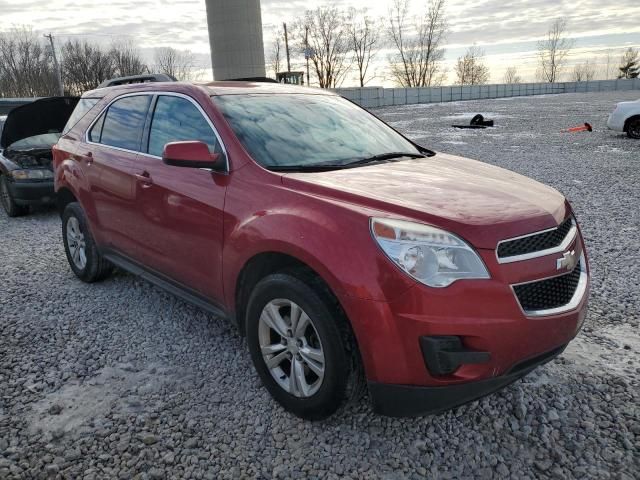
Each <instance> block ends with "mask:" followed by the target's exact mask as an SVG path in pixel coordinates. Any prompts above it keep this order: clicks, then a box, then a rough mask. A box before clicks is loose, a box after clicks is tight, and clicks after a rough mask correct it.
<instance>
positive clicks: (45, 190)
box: [0, 97, 93, 217]
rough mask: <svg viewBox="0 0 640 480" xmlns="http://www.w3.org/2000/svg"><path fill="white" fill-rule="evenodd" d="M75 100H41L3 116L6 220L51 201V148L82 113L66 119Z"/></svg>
mask: <svg viewBox="0 0 640 480" xmlns="http://www.w3.org/2000/svg"><path fill="white" fill-rule="evenodd" d="M79 100H80V99H79V98H77V97H51V98H43V99H40V100H36V101H34V102H32V103H29V104H27V105H23V106H21V107H17V108H14V109H13V110H11V111H10V112H9V114H8V115H7V117H6V119H5V121H4V125H3V126H2V129H1V134H0V203H1V204H2V207H3V208H4V210H5V212H7V215H9V216H10V217H17V216H19V215H24V214H26V213H27V212H28V211H29V206H31V205H46V204H49V203H52V202H53V201H54V198H55V197H54V191H53V169H52V165H51V160H52V157H51V147H52V146H53V145H55V143H56V142H57V141H58V138H60V135H61V134H62V132H63V129H64V128H65V125H66V124H67V122H69V123H70V124H71V123H73V124H75V123H76V122H77V121H78V120H80V117H81V116H82V115H84V113H86V110H84V111H82V109H79V110H78V112H76V114H75V115H74V117H78V118H76V119H75V121H74V120H73V119H72V118H70V117H71V114H72V113H73V112H74V109H75V108H76V105H77V104H78V101H79ZM92 106H93V105H92Z"/></svg>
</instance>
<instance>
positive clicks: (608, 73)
mask: <svg viewBox="0 0 640 480" xmlns="http://www.w3.org/2000/svg"><path fill="white" fill-rule="evenodd" d="M606 58H607V63H606V67H605V68H606V70H605V72H604V79H605V80H609V79H610V78H611V66H612V65H613V52H612V51H611V49H610V48H609V49H608V50H607V56H606Z"/></svg>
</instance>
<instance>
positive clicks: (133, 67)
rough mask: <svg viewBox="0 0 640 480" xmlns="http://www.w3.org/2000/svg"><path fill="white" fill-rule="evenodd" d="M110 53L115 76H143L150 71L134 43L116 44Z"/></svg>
mask: <svg viewBox="0 0 640 480" xmlns="http://www.w3.org/2000/svg"><path fill="white" fill-rule="evenodd" d="M109 53H110V55H111V56H112V58H113V65H114V69H115V75H116V76H118V77H128V76H130V75H142V74H144V73H147V72H148V71H149V69H148V67H147V65H146V64H145V63H144V61H143V60H142V57H141V56H140V52H139V51H138V49H137V48H136V47H135V46H134V45H133V43H132V42H117V43H114V44H113V45H112V46H111V50H110V51H109Z"/></svg>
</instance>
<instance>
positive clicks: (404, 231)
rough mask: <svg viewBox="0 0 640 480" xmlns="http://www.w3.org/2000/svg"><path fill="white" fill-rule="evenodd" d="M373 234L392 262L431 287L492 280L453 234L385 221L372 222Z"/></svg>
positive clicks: (466, 245) (467, 247)
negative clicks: (469, 280)
mask: <svg viewBox="0 0 640 480" xmlns="http://www.w3.org/2000/svg"><path fill="white" fill-rule="evenodd" d="M371 232H372V233H373V237H374V238H375V239H376V241H377V242H378V244H379V245H380V247H382V250H383V251H384V253H386V254H387V256H388V257H389V258H390V259H391V260H393V262H395V263H396V264H397V265H398V266H399V267H400V268H402V269H403V270H404V271H405V272H407V273H408V274H409V275H411V276H412V277H413V278H415V279H416V280H418V281H420V282H422V283H424V284H425V285H428V286H429V287H447V286H449V285H451V284H452V283H453V282H455V281H456V280H460V279H463V278H475V279H486V278H490V276H489V272H488V271H487V268H486V267H485V266H484V263H483V262H482V260H481V259H480V257H479V256H478V254H477V253H476V252H475V251H474V250H473V248H471V247H470V246H469V245H468V244H467V243H466V242H465V241H464V240H462V239H461V238H460V237H457V236H456V235H453V234H452V233H449V232H446V231H444V230H440V229H439V228H435V227H430V226H428V225H423V224H420V223H413V222H406V221H403V220H392V219H382V218H372V219H371Z"/></svg>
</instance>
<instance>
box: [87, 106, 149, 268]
mask: <svg viewBox="0 0 640 480" xmlns="http://www.w3.org/2000/svg"><path fill="white" fill-rule="evenodd" d="M152 99H153V96H151V95H127V96H123V97H120V98H118V99H116V100H115V101H114V102H112V103H111V104H110V106H109V107H108V108H107V109H106V110H105V111H104V112H103V113H102V114H101V115H100V116H99V117H98V118H97V120H96V121H95V122H94V123H93V125H92V126H91V127H90V128H89V130H88V133H87V142H86V143H85V144H84V145H83V149H82V151H79V152H78V156H79V157H80V161H81V162H83V164H84V167H85V168H84V169H83V170H84V172H86V174H87V175H88V177H89V184H90V188H91V196H92V198H93V201H94V207H95V212H94V215H95V217H94V218H95V219H96V223H97V228H98V229H99V235H100V238H101V244H103V245H105V246H107V247H110V248H113V249H115V250H117V251H119V252H120V253H123V254H125V255H126V256H129V257H131V258H134V259H135V258H137V255H138V252H139V250H140V249H139V245H140V243H141V242H143V241H144V231H143V230H141V229H140V224H139V222H138V218H137V216H138V209H137V206H136V187H137V184H138V181H139V180H138V179H137V178H136V172H137V167H136V160H137V158H138V155H139V152H140V148H141V142H142V136H143V132H144V126H145V122H146V119H147V114H148V111H149V106H150V105H151V100H152Z"/></svg>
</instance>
